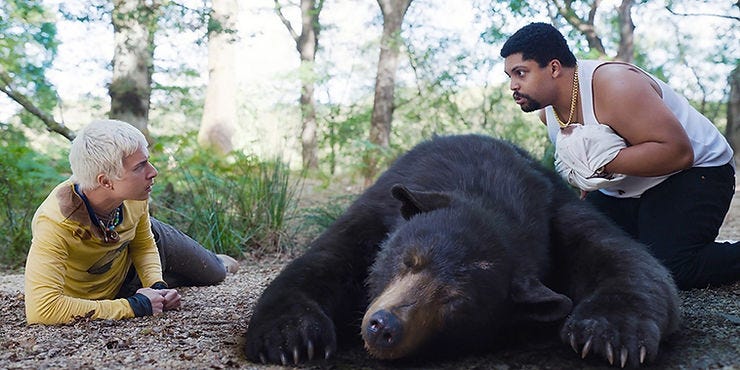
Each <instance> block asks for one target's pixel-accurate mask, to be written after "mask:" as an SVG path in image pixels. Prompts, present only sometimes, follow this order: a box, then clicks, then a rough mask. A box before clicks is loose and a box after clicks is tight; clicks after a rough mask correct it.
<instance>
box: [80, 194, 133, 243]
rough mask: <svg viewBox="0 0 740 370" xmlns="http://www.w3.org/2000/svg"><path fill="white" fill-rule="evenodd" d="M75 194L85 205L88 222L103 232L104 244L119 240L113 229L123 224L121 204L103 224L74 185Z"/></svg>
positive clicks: (85, 197)
mask: <svg viewBox="0 0 740 370" xmlns="http://www.w3.org/2000/svg"><path fill="white" fill-rule="evenodd" d="M74 189H75V193H77V195H79V196H80V198H82V201H83V202H84V203H85V208H86V209H87V214H88V215H89V216H90V221H92V224H93V225H96V226H98V227H100V230H101V231H102V232H103V240H104V241H105V242H106V243H115V242H117V241H118V240H119V238H120V236H119V235H118V232H116V230H115V228H116V226H118V225H120V224H121V222H123V204H121V205H119V206H118V207H116V209H115V210H113V212H111V215H110V216H111V217H110V219H109V220H106V222H103V220H101V219H100V218H99V217H98V216H97V215H96V214H95V211H94V210H93V208H92V206H91V205H90V201H88V200H87V196H85V193H83V192H82V191H80V189H79V186H78V185H77V184H75V185H74Z"/></svg>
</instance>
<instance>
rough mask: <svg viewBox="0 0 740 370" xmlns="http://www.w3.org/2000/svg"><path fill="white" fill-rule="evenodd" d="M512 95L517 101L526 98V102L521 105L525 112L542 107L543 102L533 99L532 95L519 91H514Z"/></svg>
mask: <svg viewBox="0 0 740 370" xmlns="http://www.w3.org/2000/svg"><path fill="white" fill-rule="evenodd" d="M512 96H513V98H514V100H515V101H516V100H519V99H524V100H525V102H524V103H523V104H521V105H520V107H521V108H522V111H524V112H527V113H529V112H534V111H536V110H540V109H542V104H541V103H540V102H538V101H537V100H534V99H532V97H531V96H529V95H527V94H521V93H518V92H514V94H513V95H512Z"/></svg>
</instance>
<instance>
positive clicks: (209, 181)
mask: <svg viewBox="0 0 740 370" xmlns="http://www.w3.org/2000/svg"><path fill="white" fill-rule="evenodd" d="M187 137H195V135H194V134H193V135H186V136H185V137H184V138H183V137H179V138H160V139H159V144H158V147H157V148H155V149H154V150H153V153H154V155H153V158H152V162H153V163H154V164H155V165H158V167H159V175H158V177H157V179H156V183H157V185H156V186H155V188H154V193H153V195H152V199H153V202H152V208H151V214H152V215H153V216H155V217H157V218H159V219H161V220H163V221H165V222H168V223H170V224H172V225H174V226H175V227H177V228H178V229H180V230H182V231H183V232H185V233H186V234H188V235H190V236H191V237H193V239H195V240H197V241H198V242H200V243H201V244H203V245H204V246H205V247H206V248H208V249H210V250H213V251H215V252H217V253H225V254H229V255H232V256H238V255H240V254H241V253H243V252H245V251H247V250H258V251H260V252H275V251H282V249H283V248H284V247H285V246H286V245H287V243H286V240H287V239H286V237H287V236H289V233H290V232H289V228H288V221H289V220H290V219H291V218H292V217H294V216H295V212H296V201H297V198H296V195H297V192H296V190H297V188H298V185H297V184H295V183H293V182H292V181H291V178H290V171H289V169H288V167H287V165H286V164H285V163H283V162H282V161H281V160H279V159H276V160H271V161H259V160H257V159H256V158H254V157H249V156H245V155H243V154H240V153H232V154H230V155H229V157H228V158H226V159H223V158H220V157H219V156H216V155H214V154H213V153H211V152H208V151H206V150H203V149H200V148H198V147H197V145H195V144H194V143H192V142H190V141H188V140H187V139H186V138H187ZM178 140H179V141H178ZM163 143H167V145H166V146H167V147H168V148H174V149H172V150H167V151H164V152H162V151H161V149H162V147H163V145H164V144H163ZM155 152H158V153H155Z"/></svg>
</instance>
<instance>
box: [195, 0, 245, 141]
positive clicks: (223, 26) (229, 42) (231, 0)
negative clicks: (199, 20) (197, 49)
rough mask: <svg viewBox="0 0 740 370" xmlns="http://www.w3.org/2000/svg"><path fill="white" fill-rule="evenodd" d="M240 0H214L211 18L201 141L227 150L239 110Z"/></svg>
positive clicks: (199, 136) (199, 134)
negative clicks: (237, 59)
mask: <svg viewBox="0 0 740 370" xmlns="http://www.w3.org/2000/svg"><path fill="white" fill-rule="evenodd" d="M237 12H238V4H237V1H236V0H213V2H212V8H211V14H210V17H209V21H208V87H207V88H206V99H205V104H204V107H203V117H202V118H201V124H200V130H199V132H198V143H199V144H200V145H201V146H203V147H208V148H211V149H214V150H215V151H216V152H218V153H221V154H226V153H228V152H230V151H231V150H232V148H233V144H232V141H231V137H232V136H233V134H234V131H235V127H236V123H237V114H236V81H235V80H234V75H235V74H236V73H235V72H236V65H235V63H236V60H235V48H236V46H235V41H236V38H235V31H236V16H237Z"/></svg>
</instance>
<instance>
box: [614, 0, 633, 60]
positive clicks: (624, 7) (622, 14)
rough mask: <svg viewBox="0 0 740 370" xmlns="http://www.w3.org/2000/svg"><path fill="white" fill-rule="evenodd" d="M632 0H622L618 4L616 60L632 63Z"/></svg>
mask: <svg viewBox="0 0 740 370" xmlns="http://www.w3.org/2000/svg"><path fill="white" fill-rule="evenodd" d="M633 3H634V0H622V3H621V4H620V5H619V16H618V19H619V50H618V51H617V57H616V58H615V59H616V60H621V61H623V62H627V63H632V61H633V60H634V55H635V45H634V36H635V24H634V23H632V4H633Z"/></svg>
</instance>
